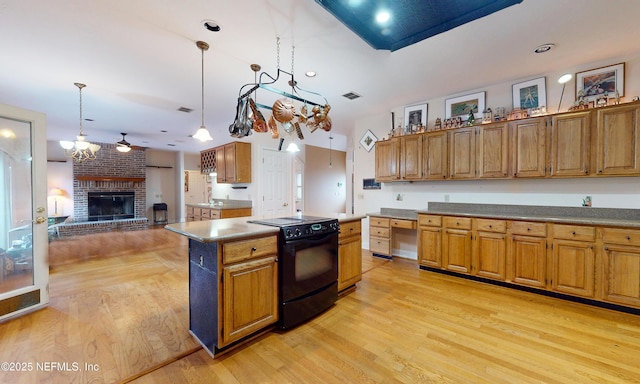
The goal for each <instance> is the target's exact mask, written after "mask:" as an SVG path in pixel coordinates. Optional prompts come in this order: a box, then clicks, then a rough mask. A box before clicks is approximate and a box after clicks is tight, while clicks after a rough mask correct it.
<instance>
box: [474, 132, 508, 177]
mask: <svg viewBox="0 0 640 384" xmlns="http://www.w3.org/2000/svg"><path fill="white" fill-rule="evenodd" d="M477 142H478V143H477V144H478V146H477V163H478V164H477V165H478V178H480V179H485V178H493V179H495V178H505V177H508V176H509V174H508V172H509V125H508V124H507V123H506V122H502V123H494V124H488V125H481V126H479V127H478V139H477Z"/></svg>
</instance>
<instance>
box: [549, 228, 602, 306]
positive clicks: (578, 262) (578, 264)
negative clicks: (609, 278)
mask: <svg viewBox="0 0 640 384" xmlns="http://www.w3.org/2000/svg"><path fill="white" fill-rule="evenodd" d="M594 286H595V259H594V255H593V243H590V242H582V241H572V240H554V241H553V257H552V265H551V289H553V290H554V291H558V292H562V293H567V294H570V295H576V296H583V297H593V295H594V291H595V289H594Z"/></svg>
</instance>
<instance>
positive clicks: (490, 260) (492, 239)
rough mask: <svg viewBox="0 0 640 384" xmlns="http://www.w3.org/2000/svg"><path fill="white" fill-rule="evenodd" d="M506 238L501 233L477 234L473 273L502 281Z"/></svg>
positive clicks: (503, 278)
mask: <svg viewBox="0 0 640 384" xmlns="http://www.w3.org/2000/svg"><path fill="white" fill-rule="evenodd" d="M506 255H507V237H506V236H505V234H503V233H491V232H478V233H477V235H476V236H475V239H474V252H473V268H472V270H473V273H474V274H476V275H478V276H481V277H487V278H489V279H494V280H500V281H504V280H505V279H506V274H505V262H506Z"/></svg>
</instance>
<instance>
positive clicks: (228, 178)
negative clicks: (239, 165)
mask: <svg viewBox="0 0 640 384" xmlns="http://www.w3.org/2000/svg"><path fill="white" fill-rule="evenodd" d="M224 168H225V182H226V183H235V182H236V146H235V144H234V143H230V144H226V145H225V146H224Z"/></svg>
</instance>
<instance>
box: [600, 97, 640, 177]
mask: <svg viewBox="0 0 640 384" xmlns="http://www.w3.org/2000/svg"><path fill="white" fill-rule="evenodd" d="M597 113H598V115H597V116H598V117H597V121H598V123H597V134H598V137H597V140H596V146H597V149H596V151H597V162H596V163H597V164H596V167H597V172H598V175H638V174H640V126H639V122H638V118H639V117H640V116H639V114H640V106H639V105H638V104H635V103H634V105H631V106H622V107H615V108H606V109H602V110H598V112H597Z"/></svg>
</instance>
